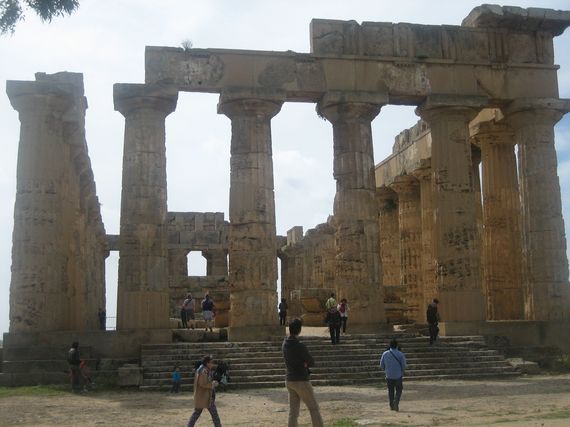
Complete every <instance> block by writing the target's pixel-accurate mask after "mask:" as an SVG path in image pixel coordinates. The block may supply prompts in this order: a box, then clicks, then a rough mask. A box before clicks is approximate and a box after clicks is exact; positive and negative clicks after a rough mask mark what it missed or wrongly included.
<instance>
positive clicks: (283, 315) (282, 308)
mask: <svg viewBox="0 0 570 427" xmlns="http://www.w3.org/2000/svg"><path fill="white" fill-rule="evenodd" d="M287 308H289V307H288V306H287V301H286V300H285V298H281V302H280V303H279V325H281V326H285V320H286V319H287Z"/></svg>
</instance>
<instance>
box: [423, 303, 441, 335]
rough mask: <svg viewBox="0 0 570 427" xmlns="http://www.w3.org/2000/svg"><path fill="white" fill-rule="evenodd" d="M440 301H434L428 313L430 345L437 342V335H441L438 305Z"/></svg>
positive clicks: (429, 306) (428, 308)
mask: <svg viewBox="0 0 570 427" xmlns="http://www.w3.org/2000/svg"><path fill="white" fill-rule="evenodd" d="M438 304H439V300H438V299H437V298H434V299H433V301H432V302H431V303H430V304H428V307H427V311H426V319H427V322H428V325H429V343H430V345H431V344H433V343H434V342H435V341H436V340H437V335H438V334H439V327H438V326H437V325H438V323H439V313H438V312H437V305H438Z"/></svg>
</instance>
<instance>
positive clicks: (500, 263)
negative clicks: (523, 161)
mask: <svg viewBox="0 0 570 427" xmlns="http://www.w3.org/2000/svg"><path fill="white" fill-rule="evenodd" d="M472 137H473V138H474V139H475V140H476V141H477V144H478V145H479V146H480V147H481V155H482V161H483V268H482V272H483V286H484V288H485V293H486V297H487V319H489V320H521V319H524V304H523V287H522V274H521V272H522V270H521V268H522V267H521V261H522V252H521V229H520V210H521V204H520V198H519V189H518V179H517V162H516V158H515V151H514V147H515V141H514V135H513V133H512V132H511V130H510V129H509V128H508V127H507V126H505V125H504V124H503V125H499V124H496V123H492V122H482V123H479V124H478V126H477V127H476V128H475V129H473V133H472Z"/></svg>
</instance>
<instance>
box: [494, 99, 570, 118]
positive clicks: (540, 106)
mask: <svg viewBox="0 0 570 427" xmlns="http://www.w3.org/2000/svg"><path fill="white" fill-rule="evenodd" d="M533 110H553V111H558V112H560V113H561V114H566V113H567V112H568V111H570V99H564V98H563V99H558V98H518V99H515V100H514V101H513V102H511V103H510V104H509V105H508V106H507V107H506V108H505V110H504V111H505V115H507V116H509V115H511V114H514V113H520V112H523V111H533Z"/></svg>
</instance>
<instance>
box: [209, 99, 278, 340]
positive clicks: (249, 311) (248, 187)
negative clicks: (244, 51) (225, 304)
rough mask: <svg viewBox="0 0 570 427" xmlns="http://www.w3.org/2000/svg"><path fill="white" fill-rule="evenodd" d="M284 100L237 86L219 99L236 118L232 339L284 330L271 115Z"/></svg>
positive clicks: (221, 109)
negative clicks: (279, 303)
mask: <svg viewBox="0 0 570 427" xmlns="http://www.w3.org/2000/svg"><path fill="white" fill-rule="evenodd" d="M282 103H283V96H282V94H280V93H250V92H246V91H243V92H238V91H235V92H233V91H232V92H225V93H222V95H221V97H220V102H219V105H218V111H219V112H220V113H223V114H225V115H226V116H228V117H229V118H230V119H231V122H232V139H231V158H230V167H231V175H230V228H229V234H228V248H229V259H230V266H229V286H230V305H231V309H230V328H229V338H230V340H232V341H242V340H257V339H265V338H267V337H268V336H269V335H271V334H274V333H279V329H278V327H276V326H275V323H276V307H277V253H276V249H275V248H276V229H275V196H274V192H273V159H272V148H271V118H272V117H273V116H275V115H276V114H277V113H278V112H279V110H280V109H281V105H282ZM282 332H283V331H282V330H281V333H282Z"/></svg>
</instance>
